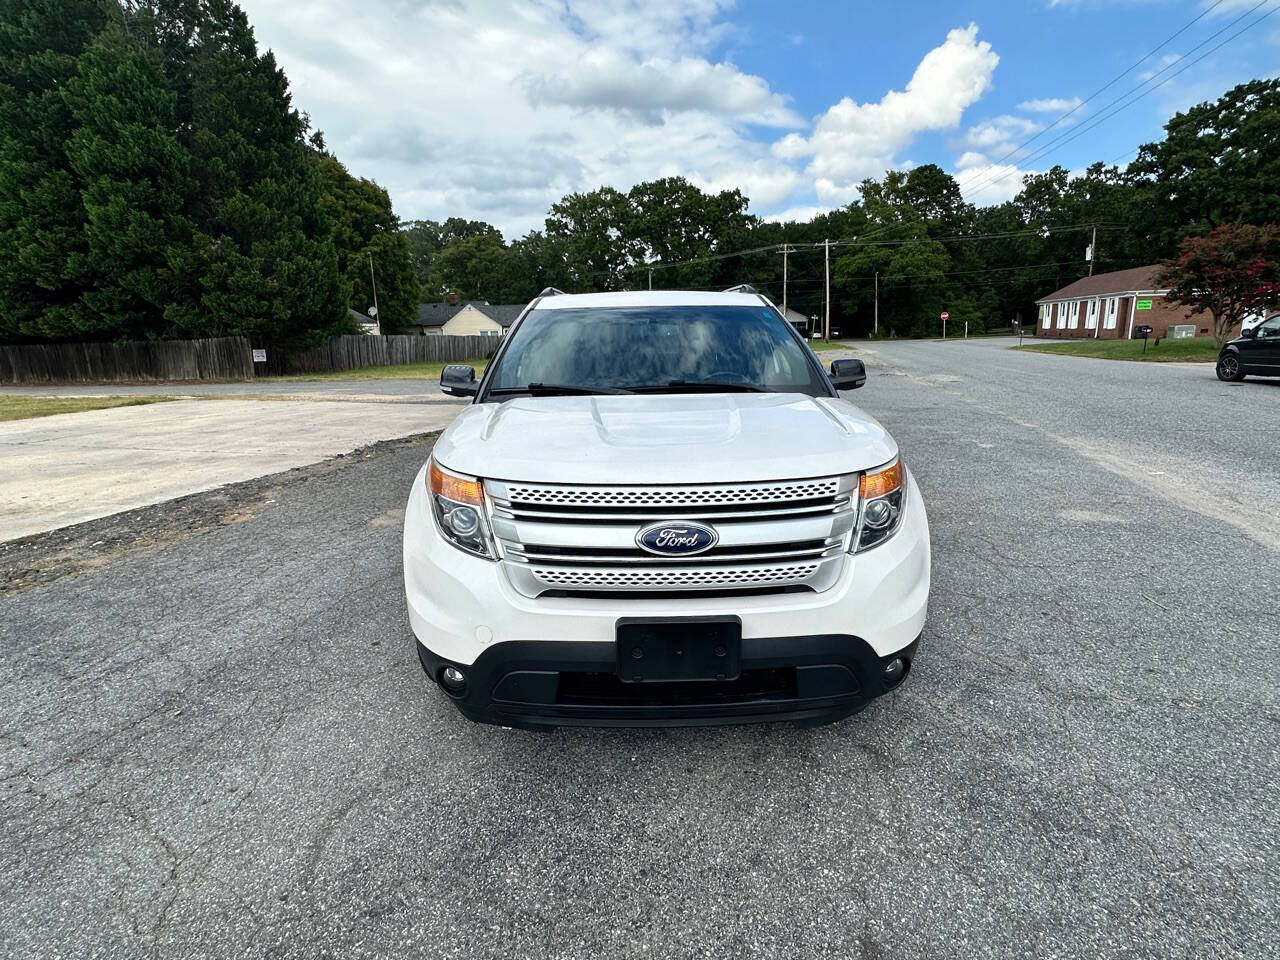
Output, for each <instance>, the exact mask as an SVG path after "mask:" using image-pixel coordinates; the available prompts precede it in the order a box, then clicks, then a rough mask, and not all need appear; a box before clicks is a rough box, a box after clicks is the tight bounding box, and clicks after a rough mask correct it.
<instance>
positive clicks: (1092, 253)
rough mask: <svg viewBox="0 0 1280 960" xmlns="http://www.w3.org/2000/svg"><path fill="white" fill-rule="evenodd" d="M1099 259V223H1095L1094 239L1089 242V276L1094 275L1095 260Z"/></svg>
mask: <svg viewBox="0 0 1280 960" xmlns="http://www.w3.org/2000/svg"><path fill="white" fill-rule="evenodd" d="M1097 259H1098V225H1097V224H1096V223H1095V224H1094V225H1093V239H1092V240H1091V241H1090V242H1089V276H1091V277H1092V276H1093V261H1095V260H1097Z"/></svg>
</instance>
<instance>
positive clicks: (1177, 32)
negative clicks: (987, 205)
mask: <svg viewBox="0 0 1280 960" xmlns="http://www.w3.org/2000/svg"><path fill="white" fill-rule="evenodd" d="M1223 2H1224V0H1215V2H1214V4H1213V5H1212V6H1209V7H1206V8H1205V9H1204V10H1201V11H1200V13H1199V15H1198V16H1196V17H1194V18H1192V19H1191V20H1189V21H1187V22H1186V23H1184V24H1183V25H1182V26H1181V27H1179V28H1178V29H1177V30H1175V31H1174V32H1173V33H1171V34H1170V35H1169V36H1167V37H1166V38H1165V39H1164V40H1162V41H1161V42H1160V43H1158V44H1157V45H1156V46H1154V47H1152V48H1151V50H1150V51H1148V52H1147V53H1146V54H1144V55H1143V56H1142V57H1140V58H1139V59H1138V60H1137V61H1135V62H1134V63H1133V64H1131V65H1129V66H1127V67H1125V68H1124V69H1123V70H1121V71H1120V72H1119V73H1117V74H1116V75H1115V76H1114V77H1112V78H1111V79H1110V80H1108V81H1107V82H1106V83H1104V84H1103V85H1102V86H1100V87H1099V88H1098V89H1097V90H1095V91H1093V93H1091V94H1089V96H1087V97H1085V98H1084V99H1083V100H1081V101H1080V102H1079V103H1077V104H1076V105H1075V106H1074V107H1072V108H1071V109H1070V110H1068V111H1067V112H1066V113H1064V114H1062V116H1060V117H1058V119H1056V120H1054V121H1053V123H1051V124H1049V125H1048V126H1047V127H1045V128H1044V129H1043V130H1038V131H1036V133H1034V134H1032V135H1031V136H1030V137H1028V138H1027V139H1026V140H1024V141H1022V143H1020V144H1018V146H1016V147H1014V148H1013V149H1012V150H1010V151H1009V152H1008V153H1006V154H1005V155H1004V156H1003V157H1001V158H1000V159H999V160H996V161H994V162H993V164H992V166H999V165H1000V164H1002V163H1004V162H1005V161H1006V160H1008V159H1009V158H1010V157H1012V156H1014V155H1015V154H1018V153H1021V152H1022V151H1023V150H1025V149H1026V148H1027V146H1028V145H1030V144H1032V143H1034V142H1035V141H1037V140H1039V139H1040V138H1041V137H1043V136H1044V135H1045V134H1046V133H1048V132H1049V131H1050V130H1052V129H1053V128H1054V127H1056V126H1058V124H1060V123H1062V122H1063V121H1065V120H1067V119H1069V118H1070V117H1071V116H1073V115H1074V114H1075V113H1076V112H1077V111H1079V110H1080V108H1081V107H1083V106H1084V105H1085V104H1087V103H1089V102H1091V101H1092V100H1094V99H1095V98H1096V97H1098V96H1099V95H1101V94H1102V93H1104V92H1105V91H1107V90H1108V89H1110V88H1111V87H1113V86H1115V85H1116V83H1117V82H1118V81H1119V80H1120V78H1121V77H1124V76H1127V75H1128V74H1130V73H1132V72H1133V71H1134V70H1136V69H1138V67H1140V66H1142V65H1143V64H1144V63H1146V62H1147V61H1148V60H1150V59H1151V58H1152V57H1153V56H1155V55H1156V54H1157V53H1159V52H1160V51H1161V50H1162V49H1164V48H1165V47H1167V46H1168V45H1169V44H1170V43H1172V42H1173V41H1174V40H1176V39H1177V38H1178V37H1179V36H1181V35H1182V34H1183V33H1185V32H1186V31H1187V30H1189V29H1191V27H1193V26H1195V25H1196V24H1197V23H1199V22H1200V21H1201V20H1202V19H1204V17H1206V16H1207V15H1208V14H1209V13H1210V12H1211V11H1212V10H1213V9H1214V8H1215V7H1218V6H1220V5H1221V4H1222V3H1223ZM1264 2H1265V0H1264Z"/></svg>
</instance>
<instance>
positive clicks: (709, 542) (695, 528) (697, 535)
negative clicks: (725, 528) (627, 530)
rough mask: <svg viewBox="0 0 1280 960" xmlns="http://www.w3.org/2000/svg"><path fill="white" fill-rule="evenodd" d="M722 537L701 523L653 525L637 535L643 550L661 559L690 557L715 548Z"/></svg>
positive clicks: (637, 541)
mask: <svg viewBox="0 0 1280 960" xmlns="http://www.w3.org/2000/svg"><path fill="white" fill-rule="evenodd" d="M719 539H720V536H719V534H717V533H716V532H715V531H714V530H713V529H711V528H710V527H704V526H703V525H702V524H700V523H677V522H667V523H653V524H650V525H649V526H647V527H645V528H644V529H643V530H641V531H640V532H639V533H637V534H636V544H637V545H638V546H639V547H640V549H642V550H648V551H649V552H650V553H656V554H658V556H660V557H690V556H693V555H694V554H695V553H703V552H705V551H707V550H710V549H711V548H712V547H714V546H715V545H716V543H717V541H719Z"/></svg>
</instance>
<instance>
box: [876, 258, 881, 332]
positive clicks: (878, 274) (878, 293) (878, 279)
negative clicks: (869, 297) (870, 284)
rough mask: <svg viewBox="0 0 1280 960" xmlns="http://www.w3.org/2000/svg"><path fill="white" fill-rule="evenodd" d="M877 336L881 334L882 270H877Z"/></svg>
mask: <svg viewBox="0 0 1280 960" xmlns="http://www.w3.org/2000/svg"><path fill="white" fill-rule="evenodd" d="M876 336H877V337H878V336H880V271H879V270H877V271H876Z"/></svg>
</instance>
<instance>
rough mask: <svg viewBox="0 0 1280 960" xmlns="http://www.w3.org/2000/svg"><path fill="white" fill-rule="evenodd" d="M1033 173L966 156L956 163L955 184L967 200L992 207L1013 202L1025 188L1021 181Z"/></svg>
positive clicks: (1014, 166) (979, 157) (1005, 164)
mask: <svg viewBox="0 0 1280 960" xmlns="http://www.w3.org/2000/svg"><path fill="white" fill-rule="evenodd" d="M1032 172H1034V171H1031V170H1023V169H1021V168H1019V167H1018V166H1017V165H1016V164H1011V163H992V162H991V161H989V160H988V159H987V158H986V157H985V156H983V155H982V154H980V153H966V154H965V155H964V156H962V157H961V158H960V160H959V161H958V163H957V170H956V172H955V174H954V176H955V178H956V184H957V185H958V186H959V187H960V193H961V194H963V196H964V198H965V200H967V201H968V202H969V203H972V204H975V205H977V206H990V205H991V204H996V203H1004V202H1005V201H1006V200H1012V199H1013V198H1014V197H1015V196H1017V195H1018V191H1020V190H1021V189H1022V178H1023V177H1024V176H1026V175H1027V174H1029V173H1032Z"/></svg>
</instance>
